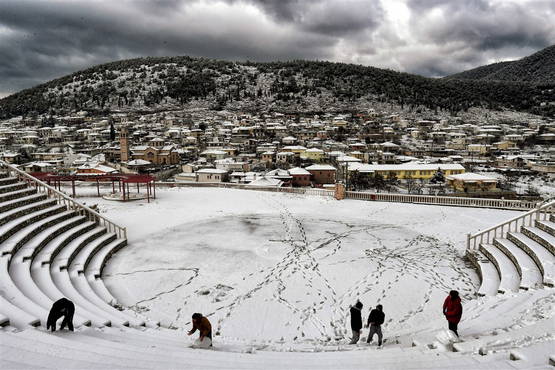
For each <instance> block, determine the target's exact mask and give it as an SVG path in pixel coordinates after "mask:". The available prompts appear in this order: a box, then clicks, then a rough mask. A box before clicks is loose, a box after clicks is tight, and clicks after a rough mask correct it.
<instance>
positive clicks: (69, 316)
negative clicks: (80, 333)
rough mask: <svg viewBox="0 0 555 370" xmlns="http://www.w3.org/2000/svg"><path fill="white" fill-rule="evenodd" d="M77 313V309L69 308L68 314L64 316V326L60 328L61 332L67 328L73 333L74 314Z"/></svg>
mask: <svg viewBox="0 0 555 370" xmlns="http://www.w3.org/2000/svg"><path fill="white" fill-rule="evenodd" d="M74 313H75V308H74V307H69V308H68V312H66V314H65V315H64V320H63V321H62V326H61V327H60V330H62V329H63V328H65V327H66V325H67V328H68V329H69V330H71V331H73V314H74Z"/></svg>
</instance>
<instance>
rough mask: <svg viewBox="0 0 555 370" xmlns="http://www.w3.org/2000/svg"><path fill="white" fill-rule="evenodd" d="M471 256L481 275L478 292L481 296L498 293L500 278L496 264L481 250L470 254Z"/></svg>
mask: <svg viewBox="0 0 555 370" xmlns="http://www.w3.org/2000/svg"><path fill="white" fill-rule="evenodd" d="M469 257H470V259H471V261H472V262H473V264H474V265H475V266H476V268H477V269H478V274H479V275H480V280H481V284H480V288H479V289H478V291H477V294H478V295H480V296H486V295H496V294H497V291H498V289H499V283H500V280H499V274H498V273H497V269H496V267H495V265H494V264H493V263H491V261H490V260H489V259H488V258H487V257H486V256H484V255H483V254H482V253H481V252H480V251H476V252H474V253H472V254H470V255H469Z"/></svg>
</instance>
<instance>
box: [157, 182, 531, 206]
mask: <svg viewBox="0 0 555 370" xmlns="http://www.w3.org/2000/svg"><path fill="white" fill-rule="evenodd" d="M156 185H158V186H170V187H198V188H203V187H217V188H229V189H245V190H258V191H271V192H280V193H295V194H307V195H319V196H330V197H333V196H334V194H335V191H334V190H327V189H315V188H287V187H285V188H278V187H273V186H250V185H246V184H234V183H228V182H217V183H216V182H204V183H203V182H157V183H156ZM345 197H346V198H348V199H358V200H369V201H378V202H396V203H415V204H431V205H444V206H455V207H475V208H499V209H514V210H518V211H526V210H530V209H534V208H535V207H537V206H538V202H533V201H526V200H506V199H490V198H466V197H449V196H436V195H417V194H391V193H370V192H358V191H347V192H346V194H345Z"/></svg>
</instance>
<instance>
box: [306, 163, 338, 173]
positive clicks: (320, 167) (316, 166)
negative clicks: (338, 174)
mask: <svg viewBox="0 0 555 370" xmlns="http://www.w3.org/2000/svg"><path fill="white" fill-rule="evenodd" d="M306 170H307V171H336V170H337V169H336V168H335V167H333V166H332V165H329V164H313V165H312V166H308V167H306Z"/></svg>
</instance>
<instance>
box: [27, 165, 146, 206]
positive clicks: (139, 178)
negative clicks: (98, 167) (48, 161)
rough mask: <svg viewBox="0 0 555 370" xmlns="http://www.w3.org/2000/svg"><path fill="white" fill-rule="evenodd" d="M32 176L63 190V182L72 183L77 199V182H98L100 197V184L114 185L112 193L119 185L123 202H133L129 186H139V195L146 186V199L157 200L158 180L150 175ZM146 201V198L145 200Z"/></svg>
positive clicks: (45, 173)
mask: <svg viewBox="0 0 555 370" xmlns="http://www.w3.org/2000/svg"><path fill="white" fill-rule="evenodd" d="M31 176H33V177H36V178H37V179H39V180H41V181H43V182H46V183H47V184H48V185H50V186H53V187H54V188H57V189H58V190H61V185H62V183H63V182H70V183H71V191H72V196H73V197H74V198H75V182H76V181H87V182H96V191H97V194H98V196H100V183H107V182H111V183H112V192H113V193H115V192H116V186H115V184H116V183H117V184H118V190H119V191H120V192H121V193H122V195H123V198H122V199H121V200H123V201H127V200H131V198H130V196H129V194H130V190H129V184H136V185H137V193H139V192H140V184H144V185H145V187H146V198H147V200H148V202H150V198H153V199H156V178H155V177H153V176H150V175H136V174H106V175H87V174H79V175H58V174H55V173H51V172H34V173H31ZM143 199H144V198H143Z"/></svg>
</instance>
